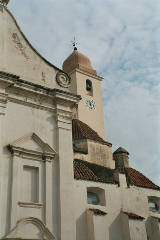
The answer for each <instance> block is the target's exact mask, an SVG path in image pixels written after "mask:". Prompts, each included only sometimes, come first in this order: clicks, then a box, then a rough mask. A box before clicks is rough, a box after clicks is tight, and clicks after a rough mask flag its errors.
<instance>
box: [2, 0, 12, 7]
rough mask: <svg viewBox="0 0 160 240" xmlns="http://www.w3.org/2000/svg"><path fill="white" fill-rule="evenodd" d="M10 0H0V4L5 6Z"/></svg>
mask: <svg viewBox="0 0 160 240" xmlns="http://www.w3.org/2000/svg"><path fill="white" fill-rule="evenodd" d="M9 1H10V0H0V4H2V5H4V6H7V5H8V3H9Z"/></svg>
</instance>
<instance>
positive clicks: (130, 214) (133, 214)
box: [123, 212, 144, 220]
mask: <svg viewBox="0 0 160 240" xmlns="http://www.w3.org/2000/svg"><path fill="white" fill-rule="evenodd" d="M123 213H124V214H126V215H128V217H129V218H131V219H137V220H143V219H144V217H141V216H139V215H137V214H135V213H131V212H123Z"/></svg>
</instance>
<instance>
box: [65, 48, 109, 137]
mask: <svg viewBox="0 0 160 240" xmlns="http://www.w3.org/2000/svg"><path fill="white" fill-rule="evenodd" d="M63 70H64V71H65V72H67V73H68V74H69V75H70V77H71V80H72V81H71V86H70V90H71V92H72V93H75V94H78V95H81V97H82V100H81V101H80V103H79V104H78V109H77V116H76V117H77V118H78V119H79V120H81V121H83V122H84V123H86V124H87V125H89V126H90V127H91V128H92V129H93V130H95V131H96V132H97V133H98V134H99V136H101V137H102V138H105V129H104V115H103V106H102V89H101V83H102V77H99V76H98V75H97V72H96V70H94V69H93V67H92V65H91V61H90V59H89V58H88V57H86V56H84V55H83V54H82V53H80V52H79V51H78V50H77V48H76V47H74V50H73V52H72V53H71V55H70V56H69V57H68V58H67V59H66V60H65V61H64V63H63Z"/></svg>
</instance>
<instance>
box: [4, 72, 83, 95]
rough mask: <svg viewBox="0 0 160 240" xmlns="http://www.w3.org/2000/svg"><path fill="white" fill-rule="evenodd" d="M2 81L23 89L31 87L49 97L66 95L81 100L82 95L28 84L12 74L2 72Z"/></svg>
mask: <svg viewBox="0 0 160 240" xmlns="http://www.w3.org/2000/svg"><path fill="white" fill-rule="evenodd" d="M0 80H9V81H11V82H13V83H14V84H15V85H19V86H20V87H21V88H22V87H29V88H30V89H32V90H34V91H35V92H41V93H42V92H43V93H45V94H47V95H51V96H53V95H55V94H56V93H59V94H64V95H66V96H71V97H75V98H77V99H78V100H80V99H81V96H80V95H76V94H73V93H70V92H67V91H64V90H61V89H57V88H48V87H44V86H42V85H39V84H36V83H32V82H28V81H26V80H23V79H21V78H20V77H19V76H17V75H14V74H11V73H6V72H2V71H0Z"/></svg>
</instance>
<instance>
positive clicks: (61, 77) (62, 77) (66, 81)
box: [56, 72, 71, 88]
mask: <svg viewBox="0 0 160 240" xmlns="http://www.w3.org/2000/svg"><path fill="white" fill-rule="evenodd" d="M56 81H57V83H58V85H59V86H61V87H63V88H68V87H69V86H70V83H71V79H70V77H69V76H68V75H67V74H66V73H63V72H58V73H57V75H56Z"/></svg>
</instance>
